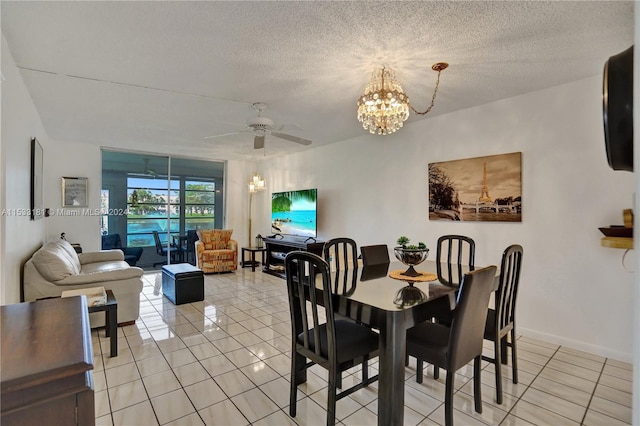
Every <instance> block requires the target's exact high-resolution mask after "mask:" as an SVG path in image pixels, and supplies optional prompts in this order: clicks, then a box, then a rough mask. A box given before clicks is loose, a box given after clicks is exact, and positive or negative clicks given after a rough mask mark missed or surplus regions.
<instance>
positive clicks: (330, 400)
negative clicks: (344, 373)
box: [327, 370, 341, 426]
mask: <svg viewBox="0 0 640 426" xmlns="http://www.w3.org/2000/svg"><path fill="white" fill-rule="evenodd" d="M340 376H341V374H340V373H339V372H336V371H335V370H333V371H331V370H329V396H328V397H327V426H334V425H335V424H336V386H337V382H338V379H339V378H340Z"/></svg>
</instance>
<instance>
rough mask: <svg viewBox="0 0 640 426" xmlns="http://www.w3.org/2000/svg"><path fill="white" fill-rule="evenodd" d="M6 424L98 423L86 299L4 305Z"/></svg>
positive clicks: (0, 321) (0, 317)
mask: <svg viewBox="0 0 640 426" xmlns="http://www.w3.org/2000/svg"><path fill="white" fill-rule="evenodd" d="M0 333H1V345H2V348H1V350H2V358H1V359H0V390H1V395H0V405H1V415H2V418H1V420H0V423H2V425H3V426H9V425H11V426H13V425H36V424H47V425H94V424H95V408H94V395H93V376H92V373H91V370H92V369H93V349H92V346H91V331H90V328H89V313H88V309H87V303H86V298H85V297H81V296H77V297H68V298H58V299H47V300H40V301H37V302H30V303H19V304H15V305H7V306H0Z"/></svg>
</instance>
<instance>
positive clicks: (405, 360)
mask: <svg viewBox="0 0 640 426" xmlns="http://www.w3.org/2000/svg"><path fill="white" fill-rule="evenodd" d="M404 366H405V367H408V366H409V354H407V356H405V357H404Z"/></svg>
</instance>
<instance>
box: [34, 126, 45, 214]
mask: <svg viewBox="0 0 640 426" xmlns="http://www.w3.org/2000/svg"><path fill="white" fill-rule="evenodd" d="M43 159H44V152H43V151H42V146H41V145H40V142H38V139H36V138H32V139H31V220H38V219H42V218H43V217H44V201H43V200H44V199H43V195H42V194H43V193H42V186H43V185H42V184H43V178H42V163H43Z"/></svg>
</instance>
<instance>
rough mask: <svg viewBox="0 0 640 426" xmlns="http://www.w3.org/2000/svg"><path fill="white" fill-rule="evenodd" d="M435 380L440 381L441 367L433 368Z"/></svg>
mask: <svg viewBox="0 0 640 426" xmlns="http://www.w3.org/2000/svg"><path fill="white" fill-rule="evenodd" d="M433 378H434V379H436V380H438V379H439V378H440V367H436V366H435V365H434V366H433Z"/></svg>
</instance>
